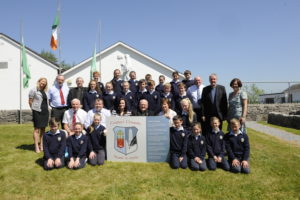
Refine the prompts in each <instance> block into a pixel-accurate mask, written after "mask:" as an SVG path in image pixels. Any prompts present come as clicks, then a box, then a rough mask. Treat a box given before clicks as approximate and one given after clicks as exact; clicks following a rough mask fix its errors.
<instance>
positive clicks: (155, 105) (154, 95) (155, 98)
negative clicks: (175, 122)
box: [147, 90, 161, 115]
mask: <svg viewBox="0 0 300 200" xmlns="http://www.w3.org/2000/svg"><path fill="white" fill-rule="evenodd" d="M147 95H148V105H149V110H151V111H153V112H154V114H155V115H156V114H158V113H159V111H160V110H161V105H160V104H161V101H160V94H159V92H157V91H155V90H153V91H148V92H147Z"/></svg>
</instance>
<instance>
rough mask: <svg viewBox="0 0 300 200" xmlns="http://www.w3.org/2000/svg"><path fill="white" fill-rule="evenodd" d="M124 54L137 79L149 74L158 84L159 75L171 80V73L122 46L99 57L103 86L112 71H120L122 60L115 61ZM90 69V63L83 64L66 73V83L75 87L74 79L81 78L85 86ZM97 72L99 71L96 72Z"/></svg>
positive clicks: (110, 76) (111, 75)
mask: <svg viewBox="0 0 300 200" xmlns="http://www.w3.org/2000/svg"><path fill="white" fill-rule="evenodd" d="M125 54H128V55H130V57H131V64H132V67H131V68H132V69H131V70H130V71H132V70H133V71H135V72H136V74H137V79H138V80H139V79H142V78H145V75H146V74H151V75H152V78H153V80H154V81H155V83H156V84H158V77H159V75H161V74H162V75H165V76H166V81H167V82H170V81H171V79H172V71H170V70H167V69H165V68H163V67H162V66H160V65H158V64H156V63H155V62H152V61H150V60H148V59H146V58H145V57H143V56H141V55H139V54H137V53H135V52H133V51H131V50H130V49H127V48H125V47H124V46H121V45H118V46H116V47H115V48H112V49H111V50H109V51H107V52H105V53H104V54H102V55H101V79H102V80H101V81H102V82H103V83H104V84H105V83H106V82H108V81H110V80H111V79H112V78H113V71H114V70H115V69H117V68H118V69H120V70H121V64H123V63H124V58H123V59H117V58H118V57H120V56H124V55H125ZM98 66H99V57H97V68H98ZM90 67H91V61H89V62H88V63H85V64H83V65H82V66H80V67H79V68H77V69H76V70H73V71H67V72H65V73H64V75H65V78H66V81H67V82H68V83H71V84H69V86H71V87H75V86H76V82H75V81H76V78H77V77H79V76H81V77H82V78H83V79H84V82H85V83H84V85H85V86H87V85H88V82H89V80H90ZM98 71H99V70H98Z"/></svg>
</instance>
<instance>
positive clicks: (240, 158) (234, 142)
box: [225, 119, 250, 174]
mask: <svg viewBox="0 0 300 200" xmlns="http://www.w3.org/2000/svg"><path fill="white" fill-rule="evenodd" d="M240 126H241V125H240V121H239V120H237V119H232V120H230V127H231V131H230V132H229V133H228V134H226V136H225V141H226V150H227V153H228V158H229V163H230V164H231V171H232V172H234V173H239V172H242V173H246V174H249V173H250V166H249V161H248V160H249V155H250V144H249V138H248V136H247V135H246V134H244V133H242V131H241V130H240Z"/></svg>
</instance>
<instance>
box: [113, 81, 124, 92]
mask: <svg viewBox="0 0 300 200" xmlns="http://www.w3.org/2000/svg"><path fill="white" fill-rule="evenodd" d="M111 83H112V84H113V87H114V92H116V93H120V92H121V91H122V84H123V80H122V79H115V78H114V79H112V80H111Z"/></svg>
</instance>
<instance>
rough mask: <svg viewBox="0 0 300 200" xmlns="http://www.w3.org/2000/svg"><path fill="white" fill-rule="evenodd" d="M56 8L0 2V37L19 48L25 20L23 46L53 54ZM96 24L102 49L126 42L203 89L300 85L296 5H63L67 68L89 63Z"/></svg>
mask: <svg viewBox="0 0 300 200" xmlns="http://www.w3.org/2000/svg"><path fill="white" fill-rule="evenodd" d="M56 8H57V1H54V0H51V1H50V0H44V1H33V0H26V1H20V0H1V9H0V19H1V20H0V32H2V33H4V34H7V35H8V36H10V37H12V38H14V39H16V40H19V38H20V36H19V34H20V33H19V32H20V21H21V20H22V21H23V29H24V30H23V32H24V37H25V42H26V45H27V46H28V47H30V48H32V49H33V50H35V51H37V52H40V51H41V50H42V49H44V50H47V51H48V50H50V46H49V41H50V36H51V25H52V23H53V20H54V17H55V14H56ZM99 20H101V22H102V32H101V35H102V45H101V49H104V48H106V47H108V46H110V45H112V44H114V43H115V42H118V41H123V42H125V43H126V44H128V45H130V46H132V47H134V48H136V49H137V50H140V51H141V52H143V53H146V54H147V55H150V56H151V57H153V58H155V59H157V60H159V61H161V62H163V63H165V64H167V65H169V66H171V67H173V68H175V69H177V70H179V71H181V72H182V71H184V70H185V69H190V70H191V71H192V73H193V75H200V76H201V77H202V78H203V79H204V82H205V83H206V84H208V76H209V74H210V73H213V72H214V73H217V74H218V76H219V80H220V83H221V84H224V85H228V84H229V82H230V80H231V79H232V78H234V77H239V78H240V79H241V80H242V81H300V78H299V75H300V1H299V0H226V1H224V0H209V1H208V0H186V1H182V0H143V1H142V0H127V1H123V0H110V1H104V0H86V1H79V0H72V1H71V0H61V47H62V55H61V56H62V59H63V60H65V61H66V62H67V63H75V64H76V63H78V62H80V61H82V60H84V59H86V58H88V57H90V56H91V55H92V52H93V46H94V44H95V42H97V45H99V44H98V41H96V36H97V33H98V21H99ZM97 48H98V47H97ZM55 53H56V52H55ZM0 56H1V55H0ZM112 67H113V66H112ZM273 87H274V85H273ZM276 87H277V86H276ZM284 87H285V86H284ZM275 91H276V89H273V90H272V92H275Z"/></svg>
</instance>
